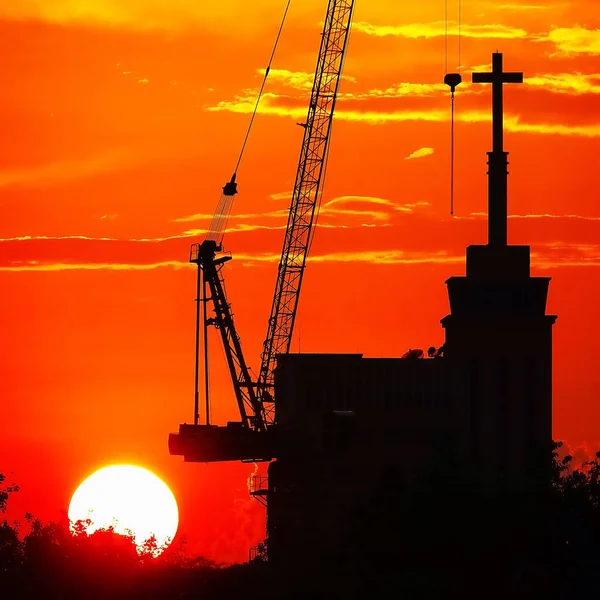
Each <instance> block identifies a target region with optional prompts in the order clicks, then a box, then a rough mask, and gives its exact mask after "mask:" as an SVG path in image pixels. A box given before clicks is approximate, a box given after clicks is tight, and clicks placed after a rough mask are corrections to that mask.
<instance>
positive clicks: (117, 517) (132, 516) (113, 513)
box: [69, 465, 179, 555]
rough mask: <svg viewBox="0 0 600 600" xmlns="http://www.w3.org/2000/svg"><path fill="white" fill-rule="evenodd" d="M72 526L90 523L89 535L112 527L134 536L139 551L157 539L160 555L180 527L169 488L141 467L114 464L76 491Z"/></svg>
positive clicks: (116, 530) (157, 552) (118, 531)
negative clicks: (80, 522)
mask: <svg viewBox="0 0 600 600" xmlns="http://www.w3.org/2000/svg"><path fill="white" fill-rule="evenodd" d="M69 520H70V522H71V527H72V528H73V527H74V525H75V524H76V523H77V522H78V521H84V522H85V521H88V520H89V525H88V526H87V527H85V531H86V533H88V534H91V533H93V532H94V531H96V530H98V529H107V528H109V527H112V528H113V529H114V531H115V532H116V533H120V534H125V535H131V536H132V537H133V538H134V539H135V543H136V545H137V547H138V550H140V549H141V548H142V546H143V544H144V542H146V541H147V540H149V539H151V538H152V537H153V536H154V538H155V539H156V546H157V551H156V552H154V554H155V555H158V554H160V553H161V552H162V551H163V550H164V549H165V548H166V547H167V546H168V545H169V544H170V543H171V541H172V540H173V537H174V536H175V534H176V533H177V526H178V524H179V510H178V508H177V501H176V500H175V496H173V493H172V492H171V490H170V489H169V488H168V487H167V485H166V484H165V483H164V482H163V481H161V480H160V479H159V478H158V477H157V476H156V475H154V474H153V473H151V472H150V471H148V470H147V469H143V468H141V467H134V466H130V465H115V466H110V467H105V468H103V469H100V470H99V471H96V472H95V473H93V474H92V475H90V476H89V477H88V478H87V479H85V480H84V481H83V482H82V483H81V484H80V485H79V487H78V488H77V489H76V490H75V493H74V494H73V497H72V498H71V503H70V505H69Z"/></svg>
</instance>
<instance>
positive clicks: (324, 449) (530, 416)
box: [261, 53, 556, 560]
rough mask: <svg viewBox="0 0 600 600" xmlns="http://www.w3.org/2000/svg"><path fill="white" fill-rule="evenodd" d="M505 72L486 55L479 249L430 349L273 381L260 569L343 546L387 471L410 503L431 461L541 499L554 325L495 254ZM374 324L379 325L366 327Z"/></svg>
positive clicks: (451, 289)
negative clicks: (489, 134)
mask: <svg viewBox="0 0 600 600" xmlns="http://www.w3.org/2000/svg"><path fill="white" fill-rule="evenodd" d="M522 81H523V75H522V74H521V73H505V72H504V71H503V68H502V54H500V53H494V54H493V69H492V72H491V73H474V74H473V82H474V83H491V84H492V97H493V103H492V104H493V107H492V113H493V119H492V121H493V123H492V129H493V150H492V151H491V152H488V180H489V187H488V214H489V218H488V243H487V244H485V245H472V246H469V247H468V248H467V252H466V276H464V277H451V278H449V279H448V280H447V281H446V285H447V287H448V297H449V303H450V314H448V315H447V316H445V317H444V318H443V319H441V325H442V327H443V329H444V330H445V342H444V344H443V346H442V347H441V348H429V349H428V350H427V351H426V352H423V351H422V350H411V351H409V352H407V353H406V354H405V355H404V356H403V357H398V358H365V357H363V356H362V355H360V354H286V355H281V356H280V357H279V358H278V366H277V369H276V372H275V392H276V393H275V396H276V398H277V403H276V422H277V448H278V450H277V457H276V458H277V460H276V461H274V462H272V463H271V464H270V465H269V477H268V488H267V489H264V490H261V493H262V494H263V497H264V498H266V504H267V539H268V548H269V558H270V560H271V559H273V560H279V559H283V558H284V557H285V556H287V555H289V556H291V555H298V554H302V553H307V552H310V551H311V548H314V546H315V544H319V545H331V546H332V547H335V546H338V547H339V546H340V545H341V544H344V541H345V536H346V535H347V531H348V524H349V523H350V522H351V521H352V519H353V518H354V515H356V514H357V511H358V510H359V509H360V507H361V506H363V505H365V504H366V503H368V502H369V497H370V495H372V493H373V490H374V489H376V488H377V486H378V485H379V484H380V482H381V481H382V479H384V478H385V477H386V473H389V472H390V469H392V470H393V472H394V473H395V474H396V475H395V476H396V477H399V478H400V479H401V486H402V488H403V489H404V490H405V492H406V494H407V495H410V494H411V493H413V492H414V491H415V490H417V489H418V488H419V486H421V485H424V482H425V481H426V479H427V474H428V473H430V472H432V469H434V468H435V466H436V465H439V463H440V461H443V462H444V464H446V465H448V466H449V468H451V470H452V471H453V472H454V473H455V474H456V476H457V477H458V476H459V474H460V473H469V474H470V477H471V484H472V486H473V489H474V490H475V492H476V493H478V494H484V495H494V494H498V493H500V492H501V491H502V492H505V491H510V493H512V494H513V495H514V496H515V497H517V498H519V497H526V496H530V495H531V494H535V493H537V492H539V491H540V490H541V489H542V488H543V487H544V486H545V485H547V484H548V482H549V480H550V465H551V443H552V326H553V324H554V322H555V320H556V316H554V315H546V300H547V295H548V286H549V281H550V278H549V277H532V276H531V274H530V248H529V246H515V245H509V244H508V243H507V175H508V169H507V165H508V161H507V156H508V153H507V152H505V151H504V147H503V123H502V120H503V98H502V88H503V84H505V83H519V82H522ZM373 318H374V319H376V318H377V315H376V314H375V315H373Z"/></svg>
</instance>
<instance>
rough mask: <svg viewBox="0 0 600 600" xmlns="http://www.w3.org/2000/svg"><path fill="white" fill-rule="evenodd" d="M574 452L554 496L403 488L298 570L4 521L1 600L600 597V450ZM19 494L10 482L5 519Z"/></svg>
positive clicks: (3, 498) (1, 488) (446, 483)
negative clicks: (588, 454) (229, 562)
mask: <svg viewBox="0 0 600 600" xmlns="http://www.w3.org/2000/svg"><path fill="white" fill-rule="evenodd" d="M561 447H562V444H561V443H554V445H553V449H552V465H553V476H552V482H551V486H549V487H548V490H547V493H546V494H545V495H544V497H543V498H537V499H535V500H534V501H532V502H521V501H520V499H515V498H514V497H511V495H510V494H507V495H505V496H503V497H495V498H487V499H483V498H475V497H473V496H472V494H468V493H466V490H463V491H461V489H460V485H459V486H458V487H457V482H456V480H454V481H452V480H451V479H450V478H448V476H447V475H448V474H447V473H446V475H444V474H443V470H441V471H440V475H439V478H438V479H437V480H436V481H434V482H432V484H431V486H430V487H429V488H428V489H427V490H426V491H425V492H424V493H423V494H421V495H419V496H413V497H411V498H408V497H407V495H406V494H405V493H404V492H403V488H402V485H401V481H400V480H399V478H393V477H392V478H391V479H390V481H388V482H386V483H385V485H383V486H382V487H381V489H380V490H377V491H376V493H375V494H374V497H373V501H372V503H371V504H370V505H369V506H366V507H365V508H364V510H363V511H361V513H360V514H357V515H356V519H355V520H354V522H353V523H351V524H350V528H349V537H348V540H347V543H344V544H343V545H341V546H343V547H337V548H326V547H325V546H324V545H322V544H319V543H318V542H316V544H315V548H314V551H311V552H309V553H308V555H306V554H305V555H303V556H301V557H298V559H297V560H295V561H293V564H287V565H282V564H279V565H275V564H274V563H273V562H268V561H267V562H264V561H261V560H256V561H253V562H251V563H247V564H244V565H233V566H224V565H218V564H214V563H211V562H209V561H206V560H204V559H202V558H197V557H190V556H189V555H188V554H187V553H186V550H185V544H182V543H179V544H178V543H175V544H173V545H172V546H171V547H169V548H168V549H167V550H166V551H165V552H163V553H162V554H161V555H160V556H158V557H157V558H153V557H152V556H153V553H154V551H155V550H156V546H155V545H154V543H153V541H152V540H151V541H149V543H148V544H147V547H146V548H145V549H144V550H143V551H142V552H139V551H138V550H137V549H136V547H135V544H134V541H133V539H131V538H128V537H125V536H120V535H117V534H115V533H114V532H112V531H110V530H108V531H99V532H96V533H94V534H92V535H86V534H85V533H80V534H79V535H73V534H72V533H71V531H70V529H69V524H68V522H62V523H54V522H50V523H42V522H40V521H39V520H37V519H35V518H34V517H33V516H31V515H26V516H25V519H24V522H23V523H15V522H8V521H7V520H5V519H4V520H0V598H2V599H5V598H6V599H7V600H8V599H21V598H40V599H42V598H43V599H44V600H54V599H55V598H56V599H58V598H60V599H61V600H80V599H81V600H83V599H86V600H96V599H98V600H99V599H100V598H102V599H107V600H108V599H120V598H123V599H125V598H127V599H128V600H129V599H137V598H140V599H142V598H148V599H156V600H159V599H160V600H162V599H167V598H169V599H171V598H178V599H182V600H186V599H188V598H189V599H191V598H210V599H213V598H214V599H221V598H223V599H225V598H227V599H229V598H231V599H233V598H237V597H243V598H259V599H260V600H269V599H271V598H273V599H275V598H278V599H280V598H281V599H291V598H302V599H303V600H308V599H312V598H344V599H348V598H376V599H377V600H379V599H380V598H387V597H392V596H393V597H404V598H407V599H412V598H436V599H437V598H445V597H454V596H456V597H471V596H473V597H480V598H486V599H491V598H499V599H500V598H502V599H503V600H506V599H507V598H508V597H510V598H511V600H513V599H515V598H528V599H531V598H544V597H546V598H565V599H567V598H568V599H569V600H570V599H577V598H584V597H599V598H600V452H599V453H597V454H596V455H595V457H594V458H593V459H592V460H590V461H589V462H587V463H585V464H583V465H582V466H580V467H579V468H572V459H571V457H569V456H565V457H561V456H560V453H561ZM17 491H18V489H17V488H16V486H15V485H9V483H8V482H7V481H6V479H5V477H4V476H2V475H0V511H1V513H5V512H6V507H7V503H8V502H10V496H11V495H12V494H14V493H16V492H17ZM516 500H518V501H516ZM0 518H3V517H2V516H1V515H0Z"/></svg>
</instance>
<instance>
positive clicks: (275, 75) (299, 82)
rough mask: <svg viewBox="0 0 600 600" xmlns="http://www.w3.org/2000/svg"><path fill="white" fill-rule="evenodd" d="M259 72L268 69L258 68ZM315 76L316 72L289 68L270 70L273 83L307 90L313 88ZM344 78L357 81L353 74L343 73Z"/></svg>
mask: <svg viewBox="0 0 600 600" xmlns="http://www.w3.org/2000/svg"><path fill="white" fill-rule="evenodd" d="M257 72H258V73H259V74H260V75H263V76H264V74H265V72H266V69H257ZM314 78H315V75H314V73H308V72H306V71H289V70H288V69H271V70H270V71H269V82H270V83H271V84H276V83H280V84H283V85H285V86H288V87H291V88H294V89H298V90H304V91H307V92H310V90H311V89H312V86H313V81H314ZM342 80H343V81H348V82H351V83H356V78H355V77H352V76H351V75H342Z"/></svg>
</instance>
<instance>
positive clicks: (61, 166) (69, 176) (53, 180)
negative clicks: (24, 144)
mask: <svg viewBox="0 0 600 600" xmlns="http://www.w3.org/2000/svg"><path fill="white" fill-rule="evenodd" d="M139 161H140V158H139V153H138V156H137V157H136V153H134V152H133V151H132V150H130V149H122V150H115V151H113V152H110V153H106V154H102V155H99V156H95V157H90V158H84V159H76V160H65V161H59V162H53V163H48V164H45V165H32V166H26V167H12V168H11V167H9V168H7V169H3V170H0V188H10V187H37V186H47V185H58V184H61V183H64V182H67V181H77V180H81V179H86V178H89V177H94V176H96V175H102V174H104V173H111V172H114V171H122V170H124V169H128V168H131V167H133V166H134V165H136V164H138V163H139Z"/></svg>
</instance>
